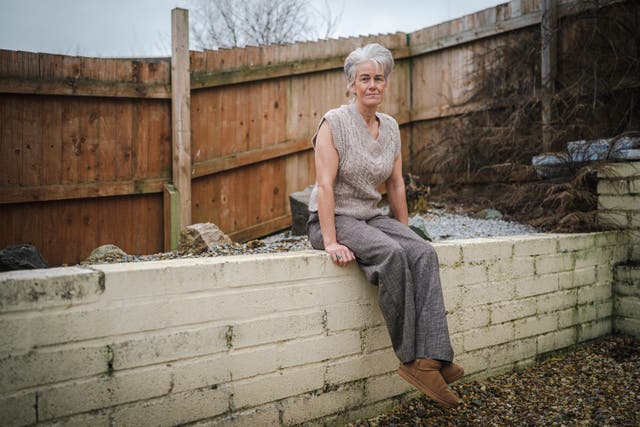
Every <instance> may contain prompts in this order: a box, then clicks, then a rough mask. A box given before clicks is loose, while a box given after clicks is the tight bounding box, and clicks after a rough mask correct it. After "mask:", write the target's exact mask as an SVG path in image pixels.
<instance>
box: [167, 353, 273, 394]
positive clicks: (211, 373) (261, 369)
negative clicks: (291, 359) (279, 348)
mask: <svg viewBox="0 0 640 427" xmlns="http://www.w3.org/2000/svg"><path fill="white" fill-rule="evenodd" d="M277 367H278V365H277V363H276V350H275V346H261V347H258V348H255V349H250V350H244V351H236V352H228V353H227V352H223V353H217V354H214V355H211V356H204V357H197V358H190V359H187V360H180V361H177V362H174V363H172V364H171V370H172V374H173V389H172V392H174V393H180V392H183V391H187V390H195V389H200V388H203V387H209V388H217V387H218V386H219V385H220V384H222V383H226V382H229V381H231V379H232V378H233V379H241V378H245V377H248V376H254V375H258V374H265V373H269V372H274V371H275V370H276V369H277ZM232 368H233V369H234V370H235V372H237V373H238V374H237V375H233V376H232V374H231V371H232ZM246 371H248V372H246Z"/></svg>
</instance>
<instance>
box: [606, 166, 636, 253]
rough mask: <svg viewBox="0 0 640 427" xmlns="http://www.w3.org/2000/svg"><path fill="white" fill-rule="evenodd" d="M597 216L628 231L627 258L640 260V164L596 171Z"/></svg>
mask: <svg viewBox="0 0 640 427" xmlns="http://www.w3.org/2000/svg"><path fill="white" fill-rule="evenodd" d="M598 214H599V218H600V220H601V221H602V222H603V223H604V224H606V225H613V226H615V227H618V228H620V229H624V230H627V231H628V233H629V234H630V238H631V240H632V243H631V258H632V259H634V260H640V162H624V163H609V164H607V165H605V167H603V168H602V169H601V170H600V171H599V172H598Z"/></svg>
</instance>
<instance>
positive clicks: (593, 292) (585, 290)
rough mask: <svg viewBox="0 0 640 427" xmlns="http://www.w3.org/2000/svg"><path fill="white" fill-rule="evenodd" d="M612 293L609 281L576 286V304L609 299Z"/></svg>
mask: <svg viewBox="0 0 640 427" xmlns="http://www.w3.org/2000/svg"><path fill="white" fill-rule="evenodd" d="M612 295H613V292H612V287H611V284H610V283H605V284H597V285H594V286H583V287H581V288H578V304H586V303H589V302H594V301H602V300H607V299H610V298H611V297H612Z"/></svg>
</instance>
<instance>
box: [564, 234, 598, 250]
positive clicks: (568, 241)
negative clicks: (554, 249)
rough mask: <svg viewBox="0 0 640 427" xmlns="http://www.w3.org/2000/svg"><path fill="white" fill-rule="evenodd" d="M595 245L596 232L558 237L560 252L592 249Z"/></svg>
mask: <svg viewBox="0 0 640 427" xmlns="http://www.w3.org/2000/svg"><path fill="white" fill-rule="evenodd" d="M594 246H595V234H594V233H575V234H567V235H564V236H562V237H559V238H558V250H559V251H560V252H564V251H578V250H582V249H590V248H592V247H594Z"/></svg>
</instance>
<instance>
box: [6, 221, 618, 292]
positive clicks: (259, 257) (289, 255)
mask: <svg viewBox="0 0 640 427" xmlns="http://www.w3.org/2000/svg"><path fill="white" fill-rule="evenodd" d="M624 233H625V232H624V231H600V232H592V233H566V234H562V233H539V234H526V235H513V236H496V237H478V238H472V239H458V240H445V241H439V242H434V243H432V245H433V247H434V248H436V250H437V249H438V248H439V247H442V248H445V247H451V246H457V247H461V248H464V247H465V246H477V245H482V244H487V245H492V244H499V243H514V242H517V241H526V242H534V241H537V240H548V239H564V238H567V239H575V238H579V237H585V236H611V235H617V234H624ZM288 259H289V260H290V259H295V260H298V261H302V262H312V261H320V262H326V261H327V260H328V258H327V255H326V254H325V253H324V251H319V250H313V249H310V250H304V251H295V252H277V253H267V254H243V255H229V256H220V257H193V258H178V259H170V260H154V261H141V262H130V263H114V264H92V265H84V266H71V267H56V268H50V269H39V270H19V271H10V272H4V273H0V285H2V284H3V282H8V281H13V280H15V279H16V278H19V279H20V280H24V279H29V278H34V279H35V278H49V277H51V276H52V275H53V276H56V275H57V276H65V275H75V274H91V273H99V272H102V273H118V272H123V271H141V272H143V271H145V270H158V269H162V268H188V267H195V266H203V265H218V264H225V263H234V264H244V263H252V262H262V263H264V262H273V261H276V262H277V261H285V260H288Z"/></svg>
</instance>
